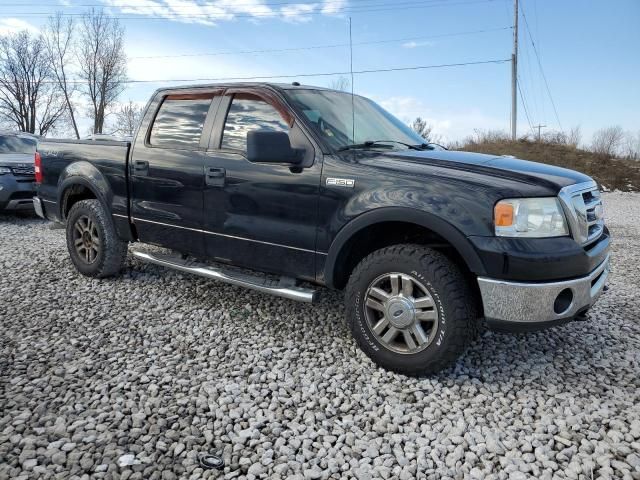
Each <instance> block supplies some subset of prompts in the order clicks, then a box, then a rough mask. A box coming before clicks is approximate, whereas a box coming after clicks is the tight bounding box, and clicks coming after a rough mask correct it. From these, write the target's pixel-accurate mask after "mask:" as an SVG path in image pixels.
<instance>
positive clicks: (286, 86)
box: [157, 82, 340, 92]
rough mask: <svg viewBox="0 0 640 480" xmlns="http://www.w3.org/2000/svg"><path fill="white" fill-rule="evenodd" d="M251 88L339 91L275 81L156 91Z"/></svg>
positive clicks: (171, 88)
mask: <svg viewBox="0 0 640 480" xmlns="http://www.w3.org/2000/svg"><path fill="white" fill-rule="evenodd" d="M220 87H225V88H243V87H244V88H251V87H270V88H273V89H275V90H327V91H336V92H337V91H340V90H334V89H332V88H326V87H318V86H315V85H303V84H300V83H298V82H292V83H277V82H220V83H197V84H192V85H180V86H176V87H161V88H159V89H158V90H157V92H161V91H167V90H171V91H176V90H193V89H197V88H220Z"/></svg>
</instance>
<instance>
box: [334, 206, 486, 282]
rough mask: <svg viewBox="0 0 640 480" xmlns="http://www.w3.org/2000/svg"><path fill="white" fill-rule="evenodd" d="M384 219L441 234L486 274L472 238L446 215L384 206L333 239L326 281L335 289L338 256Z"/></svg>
mask: <svg viewBox="0 0 640 480" xmlns="http://www.w3.org/2000/svg"><path fill="white" fill-rule="evenodd" d="M383 222H404V223H412V224H415V225H419V226H421V227H424V228H427V229H429V230H431V231H432V232H434V233H436V234H438V235H440V236H441V237H442V238H444V239H445V240H446V241H447V242H449V243H450V244H451V245H452V246H453V248H454V249H455V250H456V251H457V252H458V254H459V255H460V256H461V257H462V259H463V260H464V262H465V263H466V264H467V267H468V268H469V270H471V271H472V272H474V273H476V274H478V275H483V274H484V273H485V268H484V265H483V263H482V260H481V259H480V256H479V255H478V253H477V252H476V250H475V248H474V247H473V245H472V243H471V242H470V241H469V239H468V238H467V237H466V236H465V235H464V234H463V233H462V232H460V230H458V229H457V228H456V227H454V226H453V225H451V224H450V223H449V222H447V221H445V220H443V219H442V218H440V217H438V216H436V215H434V214H432V213H429V212H425V211H422V210H416V209H413V208H408V207H382V208H378V209H375V210H371V211H369V212H366V213H363V214H361V215H359V216H357V217H356V218H354V219H353V220H351V221H350V222H349V223H347V224H346V225H345V226H344V227H342V229H341V230H340V231H339V232H338V234H337V235H336V236H335V238H334V239H333V242H332V243H331V246H330V247H329V252H328V254H327V259H326V261H325V267H324V275H325V277H324V278H325V282H326V284H327V286H329V287H330V288H334V274H335V271H336V262H337V260H338V257H339V255H340V253H341V251H342V249H343V247H344V246H345V245H346V244H347V242H348V241H349V240H350V239H351V238H352V237H353V236H354V235H356V234H357V233H358V232H360V231H361V230H363V229H365V228H367V227H369V226H371V225H375V224H377V223H383Z"/></svg>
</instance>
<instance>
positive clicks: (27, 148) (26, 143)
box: [0, 135, 37, 154]
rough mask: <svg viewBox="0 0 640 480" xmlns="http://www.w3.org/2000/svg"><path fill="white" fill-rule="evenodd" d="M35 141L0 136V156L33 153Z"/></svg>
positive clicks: (32, 139)
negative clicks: (3, 154)
mask: <svg viewBox="0 0 640 480" xmlns="http://www.w3.org/2000/svg"><path fill="white" fill-rule="evenodd" d="M36 144H37V141H36V140H35V139H34V138H20V137H14V136H11V135H9V136H2V135H0V154H2V153H35V152H36Z"/></svg>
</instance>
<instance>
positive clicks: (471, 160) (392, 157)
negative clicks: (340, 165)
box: [358, 150, 591, 191]
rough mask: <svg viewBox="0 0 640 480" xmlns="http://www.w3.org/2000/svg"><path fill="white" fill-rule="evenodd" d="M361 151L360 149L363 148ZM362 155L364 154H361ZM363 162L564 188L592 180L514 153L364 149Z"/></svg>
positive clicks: (416, 171)
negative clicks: (472, 174) (454, 171)
mask: <svg viewBox="0 0 640 480" xmlns="http://www.w3.org/2000/svg"><path fill="white" fill-rule="evenodd" d="M359 153H360V152H359ZM358 156H359V157H360V155H358ZM358 160H359V161H360V163H365V164H369V165H372V166H375V165H377V166H384V167H387V168H392V169H397V170H401V171H402V170H405V171H407V173H412V174H416V173H417V174H419V173H420V172H421V171H423V172H424V173H425V174H427V173H429V171H431V170H433V169H434V168H438V169H440V168H445V169H451V170H462V171H465V172H471V173H475V174H480V175H484V176H489V177H496V178H506V179H509V180H513V181H517V182H523V183H528V184H531V185H541V186H545V187H547V188H551V189H553V190H556V191H557V190H560V189H561V188H563V187H566V186H567V185H573V184H575V183H582V182H588V181H590V180H591V178H590V177H588V176H587V175H584V174H582V173H580V172H576V171H574V170H569V169H567V168H561V167H555V166H553V165H546V164H544V163H537V162H530V161H528V160H520V159H518V158H514V157H505V156H496V155H485V154H482V153H472V152H460V151H450V150H420V151H418V150H406V151H405V150H403V151H393V152H380V151H375V152H373V151H371V150H369V151H367V152H364V151H363V152H362V157H360V158H359V159H358Z"/></svg>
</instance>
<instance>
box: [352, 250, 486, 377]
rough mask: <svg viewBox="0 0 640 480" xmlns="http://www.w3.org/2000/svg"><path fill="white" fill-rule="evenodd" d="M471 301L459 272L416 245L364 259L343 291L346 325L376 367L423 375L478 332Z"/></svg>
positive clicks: (461, 349) (453, 356)
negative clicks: (344, 292) (344, 293)
mask: <svg viewBox="0 0 640 480" xmlns="http://www.w3.org/2000/svg"><path fill="white" fill-rule="evenodd" d="M474 304H475V302H474V299H473V296H472V292H471V291H470V289H469V287H468V285H467V282H466V281H465V278H464V277H463V275H462V273H461V272H460V270H459V268H458V267H457V266H456V265H455V264H454V263H453V262H451V261H450V260H449V259H448V258H447V257H446V256H444V255H443V254H441V253H439V252H437V251H435V250H433V249H430V248H427V247H423V246H420V245H395V246H392V247H387V248H383V249H382V250H378V251H376V252H374V253H372V254H371V255H369V256H367V257H366V258H365V259H364V260H362V261H361V262H360V264H358V266H357V267H356V269H355V270H354V271H353V273H352V275H351V278H350V279H349V283H348V285H347V288H346V309H347V320H348V323H349V327H350V328H351V332H352V334H353V336H354V337H355V339H356V341H357V342H358V344H359V345H360V348H362V350H363V351H364V352H365V353H366V354H367V355H368V356H369V357H370V358H371V359H372V360H373V361H374V362H376V363H377V364H378V365H380V366H382V367H384V368H386V369H389V370H393V371H395V372H399V373H403V374H406V375H426V374H431V373H434V372H437V371H439V370H441V369H443V368H445V367H446V366H448V365H450V364H451V363H452V362H454V361H455V360H456V359H457V358H458V357H459V356H460V355H461V354H462V353H463V352H464V350H465V348H466V346H467V345H468V343H469V341H470V340H471V338H472V337H473V334H474V332H475V330H476V322H477V319H476V315H475V309H474Z"/></svg>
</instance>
